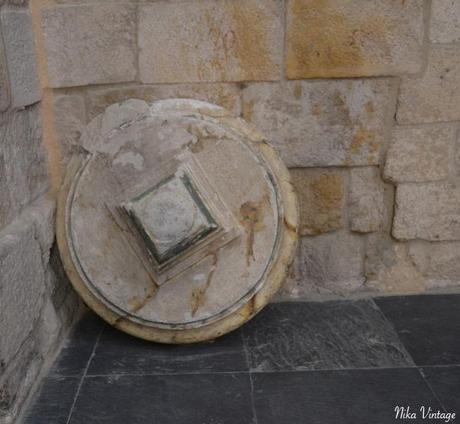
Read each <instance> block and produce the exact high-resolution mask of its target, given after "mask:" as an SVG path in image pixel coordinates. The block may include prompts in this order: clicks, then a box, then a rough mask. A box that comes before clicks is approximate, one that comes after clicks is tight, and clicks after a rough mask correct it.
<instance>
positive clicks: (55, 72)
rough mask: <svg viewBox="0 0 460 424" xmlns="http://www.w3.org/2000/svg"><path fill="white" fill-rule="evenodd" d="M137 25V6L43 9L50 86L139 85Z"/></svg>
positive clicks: (104, 5) (113, 4) (117, 5)
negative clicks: (131, 82)
mask: <svg viewBox="0 0 460 424" xmlns="http://www.w3.org/2000/svg"><path fill="white" fill-rule="evenodd" d="M136 19H137V18H136V8H135V5H129V4H120V3H111V4H88V5H79V6H57V7H51V8H48V9H44V10H43V15H42V26H43V35H44V39H45V48H46V54H47V65H48V74H49V84H50V86H51V87H70V86H79V85H88V84H103V83H113V82H123V81H133V80H135V79H136V75H137V45H136Z"/></svg>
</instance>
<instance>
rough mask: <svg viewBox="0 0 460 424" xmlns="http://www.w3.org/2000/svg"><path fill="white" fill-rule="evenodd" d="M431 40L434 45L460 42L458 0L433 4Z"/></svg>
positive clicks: (435, 0)
mask: <svg viewBox="0 0 460 424" xmlns="http://www.w3.org/2000/svg"><path fill="white" fill-rule="evenodd" d="M430 40H431V41H432V42H433V43H454V42H457V41H460V3H459V2H458V1H457V0H433V1H432V2H431V24H430Z"/></svg>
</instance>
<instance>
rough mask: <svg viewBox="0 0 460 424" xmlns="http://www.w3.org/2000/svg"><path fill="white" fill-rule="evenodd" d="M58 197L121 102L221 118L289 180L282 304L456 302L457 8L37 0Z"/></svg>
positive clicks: (424, 2) (264, 0)
mask: <svg viewBox="0 0 460 424" xmlns="http://www.w3.org/2000/svg"><path fill="white" fill-rule="evenodd" d="M32 15H33V18H34V23H35V24H34V28H35V37H36V41H37V48H38V54H39V71H40V75H41V81H42V84H43V88H44V100H43V103H44V120H45V125H44V131H45V135H46V139H47V140H48V142H47V147H48V153H49V158H50V167H51V175H52V177H53V184H54V185H55V186H59V181H60V179H61V178H62V174H63V170H64V168H65V164H66V161H67V160H68V158H69V155H70V154H71V152H72V150H73V149H78V147H79V135H80V133H81V131H82V129H83V128H84V126H85V125H86V123H87V122H89V121H90V120H91V119H92V118H94V117H95V116H96V115H97V114H98V113H100V112H101V111H102V110H103V109H104V108H105V107H106V106H108V105H109V104H111V103H113V102H117V101H121V100H124V99H128V98H141V99H144V100H147V101H153V100H158V99H164V98H168V97H186V98H190V97H193V98H197V99H201V100H207V101H210V102H213V103H217V104H220V105H223V106H224V107H226V108H228V109H230V110H231V111H233V112H234V113H235V114H237V115H240V116H242V117H243V118H244V119H246V120H248V121H250V122H252V123H253V124H255V125H256V126H258V127H259V128H260V129H261V130H262V131H263V132H264V133H265V134H266V135H267V137H268V139H269V141H270V142H271V143H272V144H273V145H274V146H275V147H276V148H277V149H278V151H279V152H280V154H281V156H282V158H283V159H284V161H285V163H286V164H287V165H288V166H289V167H290V168H291V170H292V177H293V182H294V185H295V188H296V190H297V192H298V195H299V200H300V207H301V226H300V233H301V236H302V238H301V241H300V246H299V250H298V255H297V259H296V261H295V264H294V266H293V267H292V272H291V277H290V279H289V281H288V282H287V283H286V285H285V287H284V289H283V291H282V293H281V295H280V298H284V299H286V298H288V299H293V298H303V297H305V298H321V299H323V298H325V297H329V296H355V295H356V296H361V295H372V294H376V293H383V294H387V293H410V292H417V293H419V292H424V291H427V290H432V289H442V290H447V289H449V290H457V289H458V288H460V267H459V265H458V263H460V249H459V248H460V167H459V165H460V138H459V129H460V107H459V104H460V2H458V1H454V0H432V1H430V0H410V1H397V0H378V1H377V0H366V1H364V0H353V1H339V0H168V1H166V0H156V1H152V0H144V1H141V0H126V1H115V0H98V1H96V0H34V1H33V2H32Z"/></svg>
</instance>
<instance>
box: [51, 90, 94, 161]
mask: <svg viewBox="0 0 460 424" xmlns="http://www.w3.org/2000/svg"><path fill="white" fill-rule="evenodd" d="M85 125H86V112H85V100H84V98H83V96H80V95H78V94H75V95H74V94H71V95H68V94H61V95H57V96H55V97H54V128H55V131H56V135H57V137H58V138H59V146H60V149H61V155H62V157H63V159H64V161H65V162H67V161H68V158H69V157H70V155H71V153H72V150H73V148H75V146H76V145H78V144H79V139H80V135H81V133H82V131H83V128H84V127H85Z"/></svg>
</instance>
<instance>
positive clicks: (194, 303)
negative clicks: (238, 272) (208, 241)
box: [191, 253, 218, 316]
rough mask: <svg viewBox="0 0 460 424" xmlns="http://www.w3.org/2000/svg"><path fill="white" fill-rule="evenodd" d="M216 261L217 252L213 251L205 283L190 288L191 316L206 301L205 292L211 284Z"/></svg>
mask: <svg viewBox="0 0 460 424" xmlns="http://www.w3.org/2000/svg"><path fill="white" fill-rule="evenodd" d="M217 261H218V259H217V253H213V254H212V265H211V269H210V271H209V273H208V276H207V278H206V282H205V284H203V285H202V286H201V287H195V288H193V289H192V298H191V309H192V316H195V314H196V313H197V312H198V309H199V308H200V307H202V306H203V305H204V304H205V302H206V292H207V290H208V288H209V286H210V285H211V282H212V276H213V275H214V272H215V270H216V267H217Z"/></svg>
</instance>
